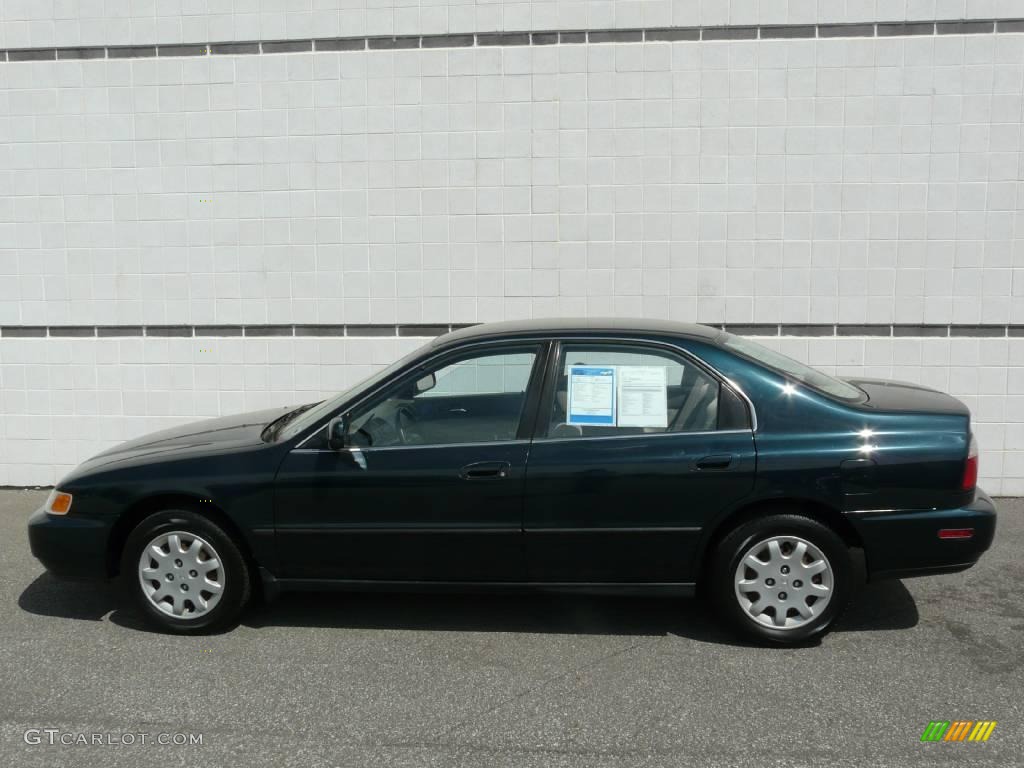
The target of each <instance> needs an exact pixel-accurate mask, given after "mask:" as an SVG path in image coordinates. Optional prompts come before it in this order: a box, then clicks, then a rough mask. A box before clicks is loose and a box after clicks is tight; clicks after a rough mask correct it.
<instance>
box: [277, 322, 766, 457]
mask: <svg viewBox="0 0 1024 768" xmlns="http://www.w3.org/2000/svg"><path fill="white" fill-rule="evenodd" d="M580 341H582V342H594V343H599V344H600V343H609V342H610V343H631V344H641V345H647V346H654V347H662V348H664V349H667V350H670V351H672V352H675V353H677V354H679V355H681V356H682V357H684V358H686V359H687V360H689V361H690V362H692V363H694V364H695V365H697V366H698V367H700V368H703V369H704V370H706V371H708V372H710V373H711V374H712V375H713V376H714V377H715V378H716V379H718V380H719V381H720V382H724V383H725V384H728V385H729V387H730V388H731V389H732V390H733V391H734V392H736V394H738V395H739V396H740V397H741V398H742V399H743V401H744V402H746V404H747V407H748V408H749V409H750V428H749V429H723V430H717V429H715V430H707V431H704V432H651V433H649V434H646V435H607V436H605V435H594V436H586V437H584V436H582V435H581V436H579V437H566V438H550V437H542V438H533V440H543V441H546V442H547V441H551V442H556V441H557V442H564V441H565V440H608V439H621V438H630V437H652V436H656V435H698V434H715V435H721V434H736V433H741V432H742V433H746V432H749V433H751V434H756V433H757V427H758V423H757V409H756V408H755V407H754V403H753V401H752V400H751V399H750V397H748V396H747V393H746V392H744V391H743V388H742V387H741V386H739V385H738V384H737V383H736V382H735V381H733V380H732V379H730V378H729V377H728V376H725V375H724V374H723V373H721V372H720V371H719V370H718V369H716V368H715V367H714V366H713V365H711V364H710V363H708V362H707V361H705V360H703V359H701V358H700V357H698V356H697V355H695V354H694V353H693V352H691V351H690V350H688V349H685V348H683V347H681V346H679V345H678V344H675V343H672V342H667V341H664V340H661V339H659V340H656V341H655V340H651V339H639V338H636V337H635V336H579V335H573V336H557V335H552V336H528V337H525V338H518V339H507V338H496V339H483V340H480V341H474V342H470V343H468V344H456V345H453V346H450V347H447V348H444V347H442V348H441V349H438V350H437V351H436V352H434V353H432V354H431V353H428V354H427V355H426V356H425V357H423V358H421V359H420V360H418V361H417V362H415V363H413V364H412V365H410V366H409V367H408V368H406V369H405V370H403V371H400V372H398V373H397V374H396V375H395V376H393V377H391V378H390V379H388V380H387V381H385V382H381V384H380V385H379V386H377V387H375V388H374V389H372V390H371V391H369V392H366V393H364V394H363V396H362V397H360V398H359V399H358V400H354V401H352V402H350V403H345V404H344V406H343V407H342V408H341V409H340V411H346V410H351V409H353V408H357V407H358V406H360V405H362V404H363V403H364V402H366V401H367V400H369V399H370V398H371V397H373V396H374V395H376V394H377V393H379V392H380V391H381V390H383V389H385V388H387V387H389V386H391V384H392V383H394V382H395V381H396V380H397V379H399V378H400V377H402V376H405V375H406V374H407V373H409V372H410V371H412V370H414V369H416V368H419V367H422V366H425V365H429V364H430V363H431V361H433V360H437V359H440V358H443V357H445V356H447V355H449V354H451V353H452V352H459V351H462V350H471V349H473V348H475V347H488V346H517V345H520V344H543V343H547V342H556V343H558V344H565V343H566V342H580ZM744 359H745V358H744ZM539 361H540V355H539V354H538V355H537V357H536V358H535V360H534V365H537V363H538V362H539ZM751 364H752V365H758V363H754V362H753V361H751ZM542 384H543V382H542ZM338 413H339V411H335V412H334V413H332V414H331V415H330V416H328V417H327V418H326V419H325V420H324V421H322V422H320V423H319V424H317V425H316V426H314V427H312V428H311V429H310V431H309V432H308V433H307V434H306V435H305V436H304V437H301V438H300V439H299V442H298V443H297V444H296V446H295V447H294V448H292V450H293V451H300V450H301V451H309V452H316V453H321V452H323V449H319V448H309V449H307V448H305V444H306V443H307V442H308V441H310V440H311V439H313V437H315V436H316V434H317V433H318V432H319V431H320V430H321V429H323V428H324V427H325V426H326V425H327V423H328V422H330V420H331V419H333V418H334V417H335V416H337V415H338ZM514 442H531V440H525V441H518V440H517V441H514ZM496 444H497V443H493V442H488V441H483V442H475V443H426V444H424V445H415V446H412V445H410V446H380V447H378V448H369V449H368V448H361V449H360V450H363V451H366V450H377V451H379V450H387V449H391V448H431V447H439V448H440V447H444V446H450V445H463V446H467V445H496ZM330 452H331V453H336V451H330Z"/></svg>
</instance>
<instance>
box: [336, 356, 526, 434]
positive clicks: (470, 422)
mask: <svg viewBox="0 0 1024 768" xmlns="http://www.w3.org/2000/svg"><path fill="white" fill-rule="evenodd" d="M536 358H537V350H536V349H535V348H532V347H530V348H525V349H523V348H515V349H508V348H505V349H502V350H501V351H490V352H477V353H474V354H472V355H467V356H462V357H458V358H455V359H451V360H450V361H449V362H447V363H444V364H441V365H440V366H439V367H437V368H435V369H433V370H431V369H430V368H427V369H424V370H420V371H418V372H416V373H415V374H413V375H411V376H409V377H406V378H405V379H403V380H402V381H401V382H399V383H398V384H397V385H395V386H394V387H391V388H390V389H389V390H388V391H387V392H386V393H385V394H383V395H380V396H378V397H375V398H373V399H372V400H371V402H369V403H367V404H365V405H363V406H360V407H359V408H357V409H355V410H354V411H353V413H352V419H351V426H350V427H349V430H350V434H351V438H352V443H353V445H355V446H360V447H365V448H381V447H393V446H410V445H450V444H453V443H486V442H497V441H504V440H514V439H515V438H516V434H517V432H518V430H519V421H520V419H521V417H522V412H523V406H524V405H525V403H526V391H527V388H528V385H529V382H530V374H531V372H532V370H533V366H534V363H535V362H536Z"/></svg>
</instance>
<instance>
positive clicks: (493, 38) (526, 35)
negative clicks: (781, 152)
mask: <svg viewBox="0 0 1024 768" xmlns="http://www.w3.org/2000/svg"><path fill="white" fill-rule="evenodd" d="M1021 32H1024V18H1016V17H1006V18H992V19H935V20H919V21H879V22H872V21H865V22H833V23H823V24H760V25H753V24H749V25H748V24H733V25H717V26H678V27H673V26H667V27H642V28H602V29H588V30H513V31H504V32H502V31H494V32H461V33H460V32H445V33H437V34H429V35H359V36H353V37H331V38H294V39H277V40H249V41H245V40H222V41H216V42H213V41H211V42H206V43H151V44H140V45H130V44H129V45H105V46H103V45H95V46H61V47H53V48H47V47H38V48H34V47H29V48H9V49H4V50H0V61H6V62H34V61H54V60H57V61H68V60H89V59H100V58H102V59H141V58H171V57H174V58H182V57H193V56H230V55H265V56H272V55H276V54H280V53H317V52H319V53H324V52H334V53H337V52H346V51H347V52H351V51H367V50H417V49H444V48H468V47H504V46H520V45H554V44H563V45H567V44H580V43H590V44H595V45H596V44H607V43H614V44H626V43H644V42H696V41H703V42H712V41H713V42H741V41H750V40H836V39H844V38H846V39H850V38H889V37H929V36H930V37H941V36H949V35H979V34H996V33H1004V34H1005V33H1010V34H1012V33H1021ZM844 33H847V34H844ZM111 52H114V55H111ZM62 54H63V55H62ZM90 54H93V55H90Z"/></svg>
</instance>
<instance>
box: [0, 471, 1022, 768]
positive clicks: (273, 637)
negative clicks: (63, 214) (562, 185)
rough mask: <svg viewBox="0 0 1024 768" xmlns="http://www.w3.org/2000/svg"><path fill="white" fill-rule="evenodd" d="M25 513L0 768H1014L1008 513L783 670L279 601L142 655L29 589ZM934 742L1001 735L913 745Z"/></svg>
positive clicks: (1018, 610) (76, 609) (100, 597)
mask: <svg viewBox="0 0 1024 768" xmlns="http://www.w3.org/2000/svg"><path fill="white" fill-rule="evenodd" d="M45 497H46V492H45V491H18V490H6V491H0V608H2V613H0V616H2V618H0V719H2V722H3V728H2V733H0V765H2V766H11V767H12V768H15V767H17V768H20V767H21V766H63V765H68V766H77V765H82V766H104V767H105V766H138V765H147V764H148V765H161V766H176V765H180V766H192V765H210V766H234V765H238V766H245V767H246V768H256V767H257V766H272V767H273V768H287V767H289V766H339V767H344V768H350V767H351V768H357V767H360V768H361V767H362V766H375V767H376V766H444V768H454V767H457V766H467V767H469V766H472V767H473V768H477V767H478V766H479V767H481V768H485V767H486V768H498V767H501V766H543V767H544V768H561V767H562V766H567V767H568V766H579V767H581V768H582V767H586V768H603V767H604V766H755V767H758V768H760V767H761V766H776V765H777V766H804V765H828V766H872V767H873V768H877V767H879V766H900V767H901V768H902V767H903V766H919V765H920V766H936V765H950V766H952V765H957V766H960V765H987V766H1013V765H1024V604H1022V600H1024V559H1022V558H1024V500H1020V499H1015V500H1010V499H999V500H997V505H998V507H999V511H1000V519H999V525H998V530H997V532H996V541H995V545H994V547H993V549H992V550H991V551H990V552H989V553H988V554H987V555H986V556H985V557H984V558H983V560H982V561H981V563H980V564H979V565H978V566H977V567H975V568H974V569H972V570H970V571H967V572H966V573H961V574H954V575H950V576H939V577H932V578H925V579H916V580H907V581H903V582H900V581H891V582H883V583H879V584H873V585H868V586H867V587H866V588H865V589H864V591H863V592H862V594H861V595H860V598H859V600H858V601H857V603H856V604H855V605H854V606H853V607H852V608H851V610H850V611H849V612H848V613H847V615H846V617H845V618H844V619H843V621H842V623H841V625H840V626H839V627H837V628H836V630H834V631H833V632H832V633H831V634H830V635H828V636H827V637H825V638H824V639H822V640H821V641H820V642H818V643H817V644H815V645H812V646H809V647H802V648H795V649H780V648H761V647H754V646H749V645H746V644H744V643H742V642H738V641H737V640H736V639H735V638H734V637H733V636H732V635H731V634H730V633H728V632H726V631H725V630H723V629H721V628H720V626H719V625H718V624H717V623H716V621H715V619H714V618H713V617H712V616H710V615H708V613H707V611H706V609H705V608H704V607H703V606H702V604H701V603H700V602H698V601H695V600H682V599H666V598H642V599H641V598H624V597H614V598H613V597H578V596H558V595H521V596H520V595H515V596H492V595H475V596H461V595H402V594H375V595H345V594H322V595H284V596H282V598H281V599H280V600H279V601H278V602H276V603H275V604H273V605H272V606H270V607H268V608H260V609H258V610H253V611H250V612H249V613H248V614H247V615H246V617H245V620H244V621H243V623H242V624H241V625H240V626H239V627H237V628H236V629H234V630H232V631H230V632H226V633H224V634H221V635H217V636H213V637H201V638H183V637H172V636H167V635H161V634H157V633H154V632H151V631H149V630H148V629H147V628H146V627H145V626H143V625H142V624H141V623H140V622H139V620H138V617H137V616H136V614H135V613H134V612H133V611H132V610H131V609H130V608H129V607H127V606H126V605H125V603H124V601H122V600H121V599H120V598H119V596H118V592H117V590H116V589H115V588H113V587H109V586H106V585H90V584H75V583H64V582H59V581H56V580H54V579H52V578H51V577H50V576H48V575H47V574H45V573H44V572H43V569H42V567H41V566H40V565H39V563H38V562H37V561H36V560H35V559H33V558H32V556H31V554H30V552H29V549H28V542H27V538H26V533H25V522H26V520H27V518H28V516H29V514H30V513H31V511H32V510H34V509H35V508H36V507H38V506H39V505H40V504H41V503H42V501H43V500H44V498H45ZM931 720H950V721H953V720H995V721H997V722H998V725H997V726H996V728H995V730H994V731H993V732H992V735H991V737H990V738H989V740H988V742H987V743H968V742H965V743H953V742H940V743H922V742H921V741H920V736H921V733H922V731H923V730H924V728H925V726H926V725H927V724H928V722H929V721H931ZM143 734H145V740H146V743H141V742H142V738H141V737H142V735H143ZM197 735H198V736H199V737H201V740H202V743H201V744H196V743H191V744H190V743H188V740H189V739H191V740H192V741H195V740H196V737H197ZM83 737H84V739H85V741H86V742H89V743H84V744H83V743H81V742H82V740H83ZM157 739H170V740H171V741H174V740H177V741H181V740H182V739H185V740H186V743H184V744H181V743H178V744H174V743H172V744H169V745H160V744H157V743H155V741H156V740H157ZM51 740H52V741H53V742H54V743H53V744H52V745H51V744H50V743H49V742H50V741H51ZM129 740H131V741H134V742H135V743H132V744H126V743H124V742H126V741H129ZM61 741H69V742H72V743H68V744H62V743H61ZM29 742H31V743H29ZM36 742H38V743H36ZM91 742H98V743H91Z"/></svg>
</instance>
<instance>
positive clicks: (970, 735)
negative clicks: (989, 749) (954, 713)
mask: <svg viewBox="0 0 1024 768" xmlns="http://www.w3.org/2000/svg"><path fill="white" fill-rule="evenodd" d="M995 728H996V721H995V720H977V721H975V720H954V721H953V722H950V721H949V720H932V721H931V722H930V723H928V725H927V727H926V728H925V729H924V733H922V734H921V741H988V737H989V736H991V735H992V731H994V730H995Z"/></svg>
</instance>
